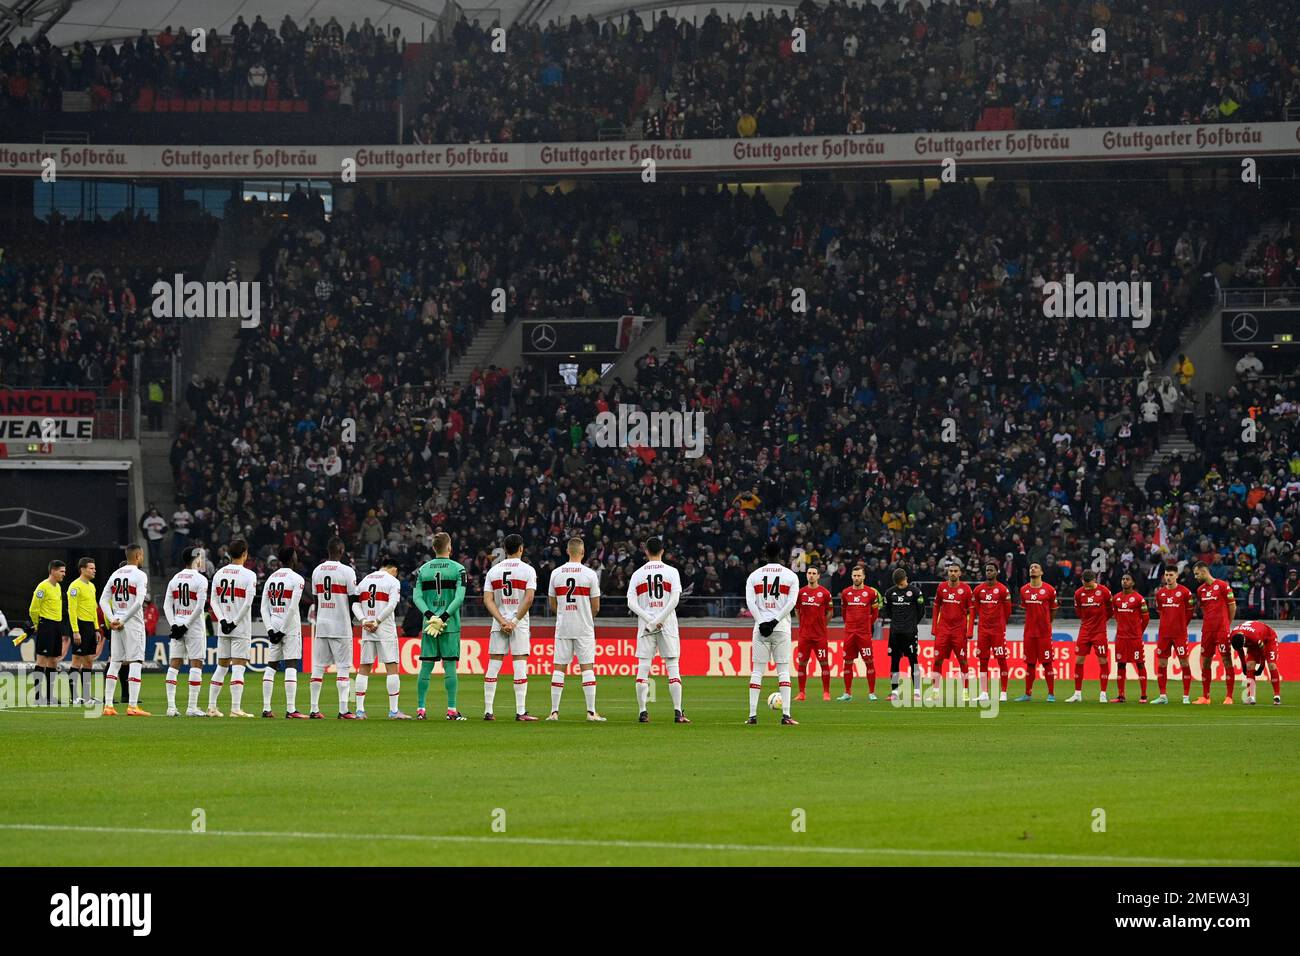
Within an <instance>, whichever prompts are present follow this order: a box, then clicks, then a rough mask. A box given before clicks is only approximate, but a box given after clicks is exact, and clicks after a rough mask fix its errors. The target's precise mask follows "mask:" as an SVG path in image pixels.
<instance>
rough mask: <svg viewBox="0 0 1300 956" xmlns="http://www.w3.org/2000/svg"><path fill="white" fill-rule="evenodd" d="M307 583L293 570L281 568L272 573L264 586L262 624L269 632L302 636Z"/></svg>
mask: <svg viewBox="0 0 1300 956" xmlns="http://www.w3.org/2000/svg"><path fill="white" fill-rule="evenodd" d="M306 588H307V582H306V581H305V580H304V579H303V576H302V575H301V574H299V573H298V572H297V571H294V570H293V569H292V568H280V569H279V570H277V571H274V572H272V573H271V576H270V577H268V578H267V579H266V583H265V584H263V585H262V623H263V624H265V625H266V626H267V628H268V629H269V630H272V631H279V632H280V633H282V634H286V635H288V634H292V635H293V636H294V637H301V636H302V611H301V610H300V609H299V606H298V602H299V601H301V600H302V594H303V591H304V590H306Z"/></svg>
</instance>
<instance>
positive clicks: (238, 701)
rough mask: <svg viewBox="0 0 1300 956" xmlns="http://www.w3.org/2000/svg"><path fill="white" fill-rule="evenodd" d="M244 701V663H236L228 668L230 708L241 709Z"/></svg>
mask: <svg viewBox="0 0 1300 956" xmlns="http://www.w3.org/2000/svg"><path fill="white" fill-rule="evenodd" d="M243 703H244V665H243V664H236V665H234V666H233V667H231V668H230V709H231V710H243V709H244V708H243Z"/></svg>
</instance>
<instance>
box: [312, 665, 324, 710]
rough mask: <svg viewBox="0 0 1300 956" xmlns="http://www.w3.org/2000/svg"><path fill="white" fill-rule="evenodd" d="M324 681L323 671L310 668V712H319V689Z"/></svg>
mask: <svg viewBox="0 0 1300 956" xmlns="http://www.w3.org/2000/svg"><path fill="white" fill-rule="evenodd" d="M324 683H325V672H324V671H323V670H322V671H318V670H316V668H314V667H313V668H312V670H311V712H312V713H313V714H319V713H320V689H321V687H322V686H323V685H324Z"/></svg>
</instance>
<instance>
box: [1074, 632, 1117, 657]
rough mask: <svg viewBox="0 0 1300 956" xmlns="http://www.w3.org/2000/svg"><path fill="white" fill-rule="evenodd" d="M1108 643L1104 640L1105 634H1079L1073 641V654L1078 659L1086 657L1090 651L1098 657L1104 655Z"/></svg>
mask: <svg viewBox="0 0 1300 956" xmlns="http://www.w3.org/2000/svg"><path fill="white" fill-rule="evenodd" d="M1109 643H1110V642H1109V641H1107V640H1106V632H1105V631H1102V632H1101V633H1100V634H1082V633H1081V634H1080V635H1079V636H1078V637H1077V638H1075V641H1074V652H1075V654H1077V655H1078V656H1079V657H1086V656H1087V655H1088V654H1089V653H1091V652H1092V651H1096V652H1097V654H1098V655H1102V654H1105V653H1106V652H1107V650H1108V647H1107V645H1108V644H1109Z"/></svg>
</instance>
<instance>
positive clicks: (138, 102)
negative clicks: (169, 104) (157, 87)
mask: <svg viewBox="0 0 1300 956" xmlns="http://www.w3.org/2000/svg"><path fill="white" fill-rule="evenodd" d="M135 108H136V109H137V110H139V111H140V112H142V113H152V112H153V87H150V86H143V87H141V88H140V95H139V96H137V97H136V98H135Z"/></svg>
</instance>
